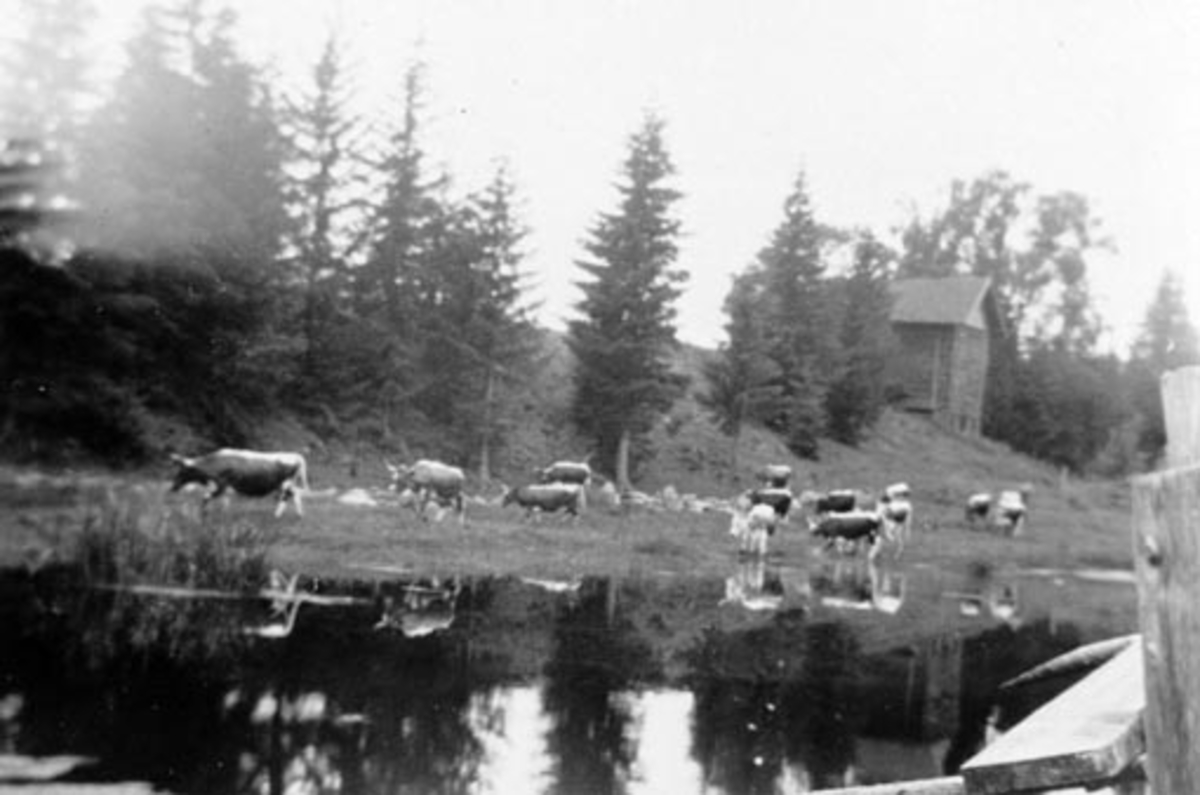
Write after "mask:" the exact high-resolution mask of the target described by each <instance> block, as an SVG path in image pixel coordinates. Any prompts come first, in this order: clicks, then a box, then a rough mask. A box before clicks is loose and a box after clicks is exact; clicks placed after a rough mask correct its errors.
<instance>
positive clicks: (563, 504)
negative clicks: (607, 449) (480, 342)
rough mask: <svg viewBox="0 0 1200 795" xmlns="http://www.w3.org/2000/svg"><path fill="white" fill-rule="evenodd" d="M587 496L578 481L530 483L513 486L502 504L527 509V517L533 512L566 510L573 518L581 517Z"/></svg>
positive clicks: (505, 494)
mask: <svg viewBox="0 0 1200 795" xmlns="http://www.w3.org/2000/svg"><path fill="white" fill-rule="evenodd" d="M584 504H585V497H584V491H583V486H581V485H580V484H578V483H530V484H528V485H525V486H517V487H515V488H511V489H509V490H508V491H506V492H505V493H504V499H503V500H501V502H500V505H501V506H502V507H503V506H507V505H518V506H520V507H521V508H524V509H525V518H526V519H528V518H530V517H531V516H533V513H534V512H535V511H537V512H538V513H555V512H557V511H560V510H565V511H566V513H567V514H568V515H570V516H571V517H572V518H573V519H578V518H579V512H580V511H581V510H582V509H583V507H584Z"/></svg>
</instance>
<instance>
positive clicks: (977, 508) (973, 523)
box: [965, 492, 992, 530]
mask: <svg viewBox="0 0 1200 795" xmlns="http://www.w3.org/2000/svg"><path fill="white" fill-rule="evenodd" d="M991 512H992V495H991V494H988V493H987V492H979V493H977V494H972V495H971V496H970V497H967V508H966V513H965V516H966V519H967V527H969V528H971V529H972V530H976V529H979V528H980V527H986V526H987V521H988V516H990V515H991Z"/></svg>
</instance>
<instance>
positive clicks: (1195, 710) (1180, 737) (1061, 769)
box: [827, 367, 1200, 795]
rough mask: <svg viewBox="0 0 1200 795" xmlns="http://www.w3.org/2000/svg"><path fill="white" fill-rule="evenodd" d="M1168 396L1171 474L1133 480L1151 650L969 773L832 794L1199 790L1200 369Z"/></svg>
mask: <svg viewBox="0 0 1200 795" xmlns="http://www.w3.org/2000/svg"><path fill="white" fill-rule="evenodd" d="M1162 392H1163V409H1164V417H1165V420H1166V427H1167V465H1168V469H1167V470H1166V471H1163V472H1157V473H1154V474H1151V475H1146V476H1142V477H1139V478H1135V479H1134V481H1133V548H1134V565H1135V575H1136V578H1137V584H1138V603H1139V612H1138V619H1139V623H1140V625H1141V630H1142V642H1141V643H1140V644H1134V645H1133V646H1131V647H1129V648H1128V649H1126V650H1125V651H1124V652H1122V653H1120V654H1119V655H1117V657H1115V658H1114V659H1113V660H1111V661H1109V662H1108V663H1106V664H1105V665H1104V666H1103V667H1101V668H1100V669H1098V670H1096V671H1094V672H1093V673H1092V674H1090V675H1089V676H1087V677H1085V678H1084V679H1083V680H1081V681H1080V682H1079V683H1078V684H1076V685H1075V686H1074V687H1072V688H1070V689H1069V690H1067V691H1066V692H1065V693H1063V694H1062V695H1060V696H1059V697H1058V698H1056V699H1054V700H1053V701H1051V702H1050V703H1049V704H1047V705H1045V706H1043V707H1042V708H1041V709H1039V710H1037V711H1036V712H1034V713H1033V714H1032V715H1030V716H1029V718H1027V719H1026V720H1025V721H1023V722H1022V723H1021V724H1019V725H1018V726H1016V727H1014V728H1013V729H1012V730H1011V731H1009V732H1008V733H1007V734H1005V735H1004V736H1003V737H1001V738H1000V739H999V740H997V741H996V742H995V743H993V744H992V745H990V746H988V747H987V748H985V749H984V750H983V751H982V752H980V753H979V754H978V755H976V756H975V757H973V758H972V759H970V760H969V761H968V762H967V763H966V764H965V765H963V768H962V771H961V772H962V774H961V775H960V776H951V777H946V778H939V779H929V780H925V781H905V782H896V783H893V784H881V785H876V786H869V787H851V788H847V789H841V790H828V791H827V792H830V793H835V794H836V793H841V795H958V794H959V793H962V794H963V795H972V794H973V793H1016V792H1062V791H1064V788H1082V789H1072V790H1070V791H1074V792H1084V791H1086V792H1089V793H1093V792H1098V791H1107V792H1116V793H1129V792H1139V793H1146V792H1150V793H1155V795H1177V794H1179V793H1200V367H1187V368H1182V369H1179V370H1175V371H1172V372H1170V373H1167V374H1166V375H1165V376H1164V377H1163V381H1162ZM1147 785H1148V788H1147ZM1099 787H1108V789H1106V790H1098V789H1097V788H1099Z"/></svg>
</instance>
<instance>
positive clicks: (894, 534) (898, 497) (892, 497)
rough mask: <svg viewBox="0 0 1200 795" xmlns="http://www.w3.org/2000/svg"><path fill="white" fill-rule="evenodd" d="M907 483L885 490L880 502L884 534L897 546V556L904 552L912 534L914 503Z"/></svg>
mask: <svg viewBox="0 0 1200 795" xmlns="http://www.w3.org/2000/svg"><path fill="white" fill-rule="evenodd" d="M908 496H909V489H908V485H907V484H905V483H895V484H893V485H891V486H888V487H887V488H886V489H884V490H883V497H882V498H880V500H879V514H880V516H882V517H883V534H884V536H885V537H886V538H887V539H888V540H889V541H892V542H894V543H895V544H896V554H897V555H899V554H900V553H901V552H903V551H904V545H905V544H906V543H907V542H908V536H909V534H910V533H911V532H912V514H913V508H912V503H911V502H909V499H908Z"/></svg>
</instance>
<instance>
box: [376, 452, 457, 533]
mask: <svg viewBox="0 0 1200 795" xmlns="http://www.w3.org/2000/svg"><path fill="white" fill-rule="evenodd" d="M387 468H388V471H389V472H390V473H391V475H392V484H391V488H392V490H393V491H395V492H397V493H399V494H400V495H401V498H402V499H403V498H404V496H405V493H406V492H411V494H412V495H413V496H415V500H414V501H413V508H414V509H415V510H416V512H417V513H418V514H419V515H420V516H421V518H422V519H426V520H427V515H426V513H425V509H426V507H427V506H428V505H429V503H430V502H433V503H435V504H436V505H437V506H438V507H442V508H446V507H449V508H453V509H454V512H455V513H457V514H458V521H459V523H460V524H461V523H465V522H466V520H467V514H466V508H465V504H464V501H463V486H464V485H465V484H466V482H467V476H466V475H465V474H464V473H463V471H462V470H461V469H459V468H458V467H452V466H449V465H448V464H443V463H442V462H440V461H431V460H429V459H421V460H420V461H418V462H417V463H415V464H413V465H412V466H407V467H406V466H394V465H393V464H387Z"/></svg>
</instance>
